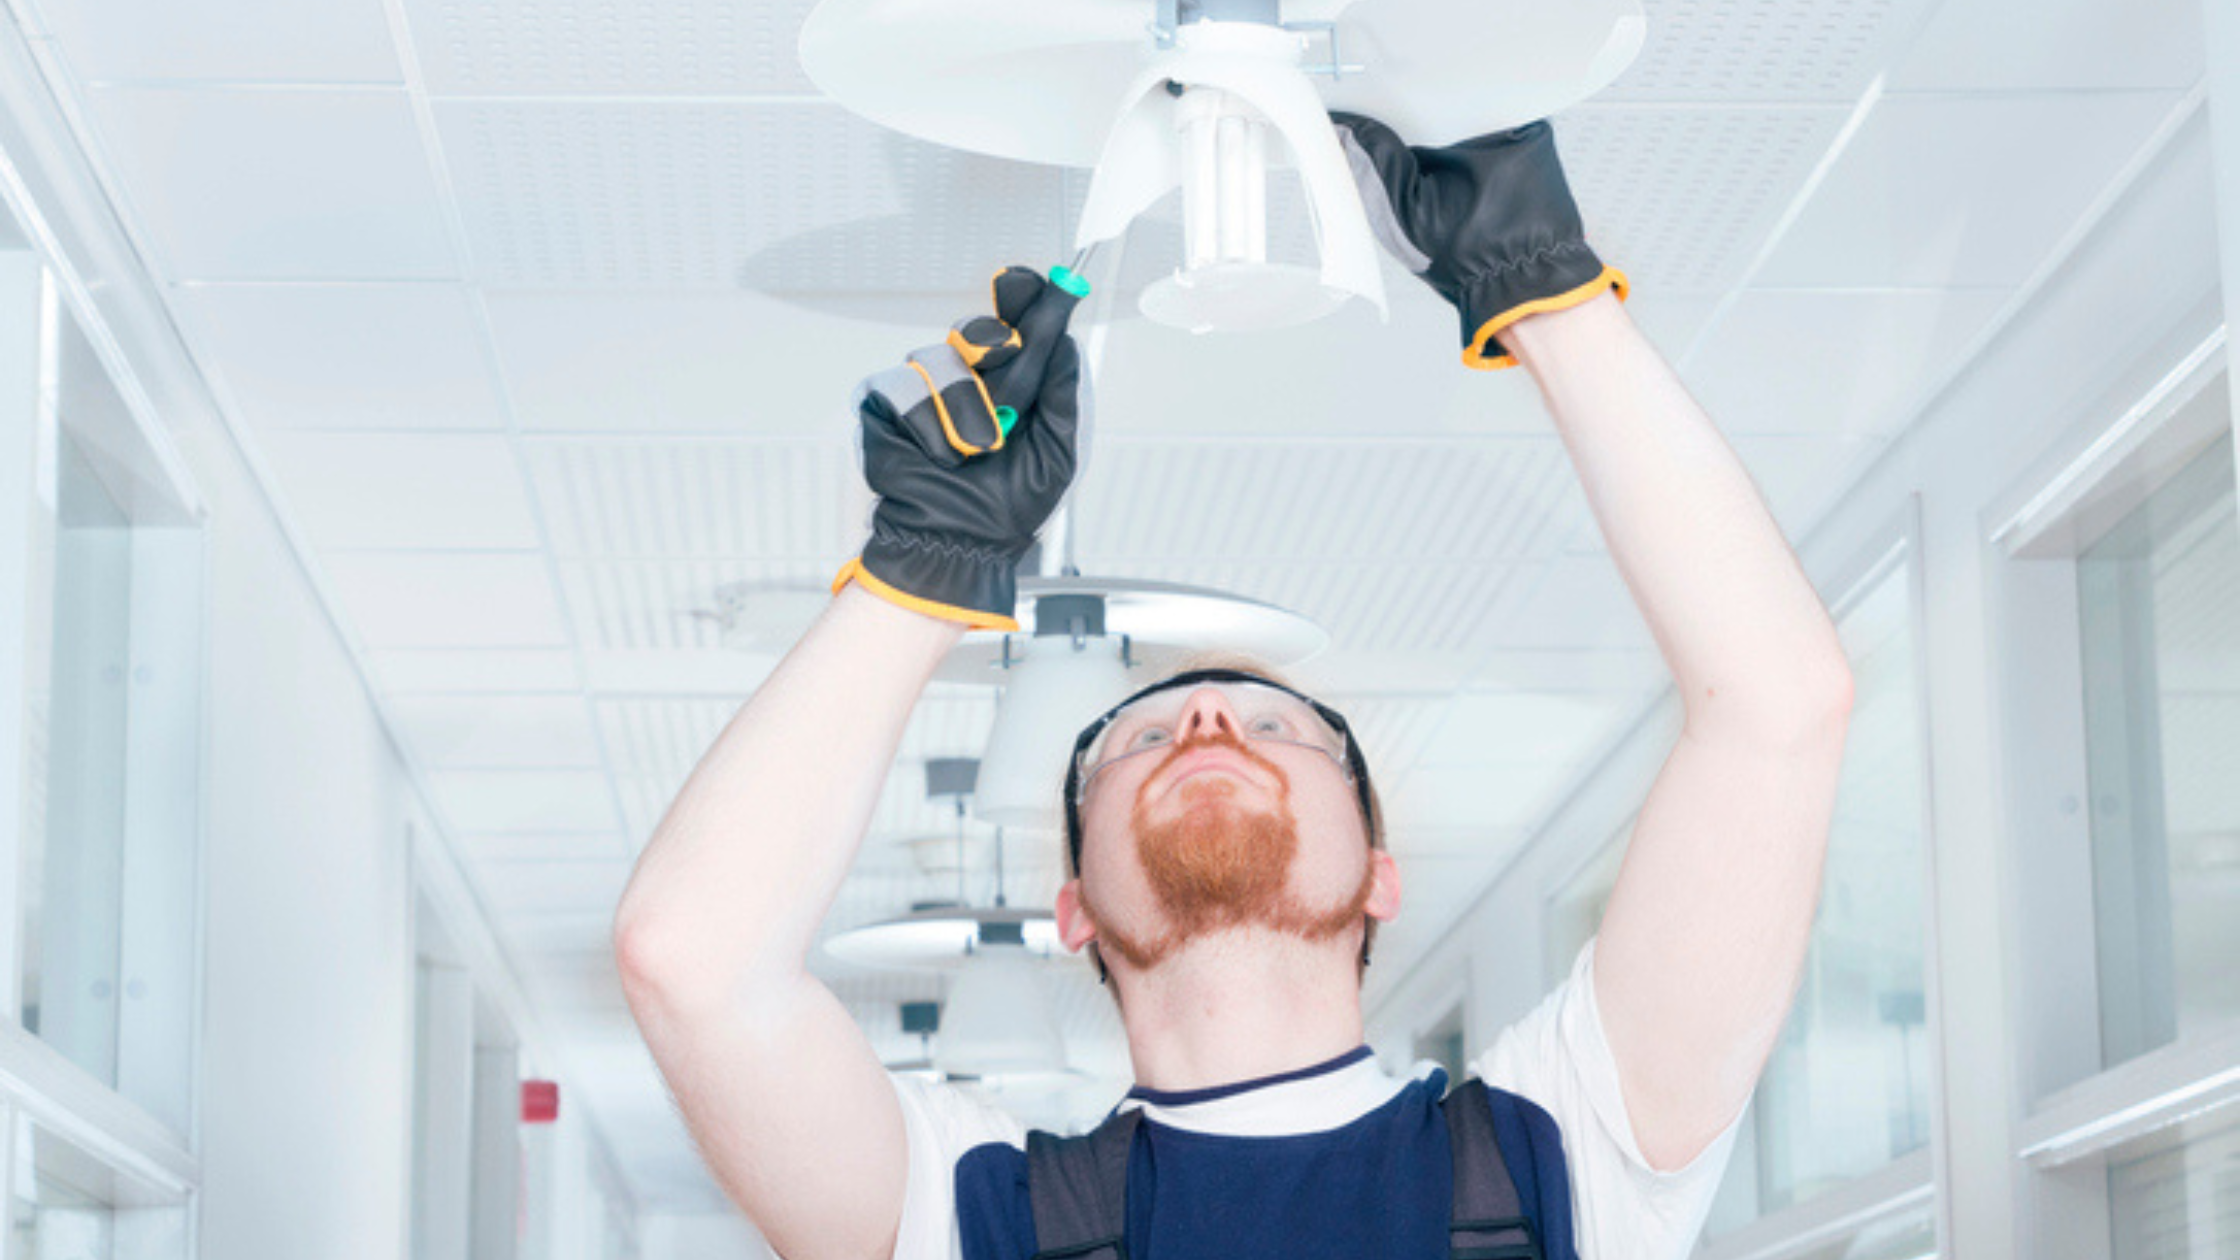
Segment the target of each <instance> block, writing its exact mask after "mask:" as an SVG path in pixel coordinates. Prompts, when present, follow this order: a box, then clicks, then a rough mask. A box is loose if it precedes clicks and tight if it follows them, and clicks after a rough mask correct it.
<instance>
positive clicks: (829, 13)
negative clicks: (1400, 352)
mask: <svg viewBox="0 0 2240 1260" xmlns="http://www.w3.org/2000/svg"><path fill="white" fill-rule="evenodd" d="M1646 33H1647V22H1646V20H1645V19H1644V17H1643V15H1642V10H1641V3H1640V0H1471V2H1470V3H1468V4H1461V3H1456V2H1454V0H1353V2H1351V3H1348V2H1347V0H822V2H821V3H820V4H818V6H817V7H816V9H815V10H814V11H813V12H811V13H810V15H809V18H808V20H807V21H806V22H805V23H804V24H803V26H802V28H801V43H800V56H801V65H802V69H803V70H804V71H806V72H807V74H808V76H809V78H810V80H811V81H813V82H814V83H815V84H816V85H817V87H818V88H819V89H821V90H822V91H824V92H825V93H826V94H827V95H829V96H831V97H832V98H833V99H834V100H836V101H838V102H839V103H840V104H841V105H843V106H845V107H846V108H848V109H850V110H852V111H854V112H855V113H857V114H860V115H862V116H863V117H865V118H867V119H870V120H871V121H873V122H876V123H880V124H882V125H884V126H887V127H891V128H893V129H895V130H897V131H901V132H904V133H906V134H909V135H912V136H916V137H918V138H920V139H923V140H928V141H931V142H933V143H936V144H941V145H947V146H950V147H952V148H958V149H965V150H969V151H971V152H975V153H985V154H989V155H991V156H995V157H1004V158H1013V159H1017V160H1023V161H1031V162H1047V163H1056V164H1061V165H1067V166H1077V167H1091V168H1093V169H1094V173H1093V174H1092V175H1091V176H1090V181H1089V192H1088V197H1087V199H1086V201H1085V202H1084V204H1083V207H1082V212H1081V221H1080V224H1079V227H1078V229H1077V231H1076V234H1075V240H1074V245H1075V248H1076V249H1084V250H1085V249H1087V248H1089V247H1091V246H1093V245H1096V244H1099V243H1101V242H1104V241H1107V240H1110V239H1112V238H1113V237H1116V236H1118V235H1120V234H1121V233H1122V232H1124V231H1125V230H1126V229H1127V227H1128V224H1129V223H1130V222H1132V221H1133V220H1134V219H1135V218H1136V216H1138V215H1140V214H1142V213H1143V212H1144V211H1145V210H1146V209H1148V208H1149V207H1151V206H1152V205H1153V204H1154V203H1156V202H1158V201H1159V200H1160V199H1161V198H1163V197H1164V196H1166V194H1168V193H1169V192H1171V191H1173V190H1174V189H1176V188H1180V189H1181V190H1182V222H1183V257H1182V258H1181V259H1179V260H1177V266H1176V267H1175V269H1174V271H1173V273H1172V274H1170V275H1168V276H1166V277H1164V278H1163V279H1161V280H1159V281H1157V282H1156V283H1154V284H1152V285H1151V286H1150V287H1149V288H1147V289H1146V290H1145V291H1144V293H1143V296H1142V299H1141V307H1142V310H1143V313H1144V314H1145V315H1146V316H1148V317H1150V318H1152V319H1154V320H1157V321H1159V322H1161V323H1164V324H1169V325H1172V326H1175V327H1179V328H1186V329H1189V330H1191V331H1194V332H1209V331H1221V330H1243V329H1256V328H1278V327H1283V326H1286V325H1291V324H1298V323H1303V322H1305V321H1307V320H1310V319H1315V318H1319V317H1321V316H1323V315H1326V314H1328V313H1330V312H1332V311H1334V310H1336V309H1338V308H1339V307H1340V306H1343V305H1345V304H1346V303H1347V302H1348V301H1349V300H1351V299H1353V298H1360V299H1362V300H1364V301H1367V302H1369V303H1370V304H1371V305H1373V306H1375V307H1376V308H1377V310H1378V312H1379V313H1380V314H1384V313H1385V295H1384V282H1383V277H1382V273H1381V271H1380V269H1379V261H1378V256H1377V245H1376V242H1375V238H1374V236H1373V235H1372V233H1371V231H1370V227H1369V221H1368V213H1367V211H1365V210H1364V208H1363V206H1362V203H1361V198H1360V195H1359V193H1358V192H1356V190H1355V184H1354V180H1353V175H1352V172H1351V170H1350V168H1349V167H1348V165H1347V161H1346V156H1345V154H1344V152H1343V151H1342V150H1341V148H1340V147H1339V144H1338V140H1337V135H1336V132H1335V130H1334V129H1333V128H1332V126H1331V125H1330V121H1329V117H1328V111H1331V110H1342V111H1348V112H1352V113H1360V114H1367V115H1370V116H1371V117H1374V118H1377V119H1379V120H1381V121H1383V122H1385V123H1387V124H1389V125H1390V126H1391V127H1392V128H1393V129H1394V130H1395V131H1397V132H1399V134H1400V135H1401V136H1403V137H1405V138H1406V139H1407V140H1408V141H1409V143H1411V144H1418V145H1445V144H1451V143H1453V142H1455V141H1458V140H1464V139H1468V138H1470V137H1471V136H1476V135H1482V134H1484V133H1486V132H1490V131H1498V130H1501V129H1503V128H1507V127H1514V126H1517V125H1520V124H1522V123H1527V122H1531V121H1532V120H1534V119H1537V118H1544V117H1547V116H1548V115H1550V114H1553V113H1555V112H1557V111H1558V110H1561V109H1564V108H1565V107H1567V106H1570V105H1573V104H1576V103H1577V102H1579V101H1581V100H1584V99H1586V98H1587V97H1589V96H1592V95H1593V94H1594V93H1596V92H1598V91H1600V90H1601V89H1603V88H1604V87H1607V86H1608V85H1609V84H1610V83H1611V82H1612V81H1614V80H1615V79H1616V78H1617V77H1618V75H1619V74H1620V73H1622V72H1623V71H1624V70H1625V68H1626V67H1627V66H1629V65H1631V64H1632V63H1633V60H1634V58H1635V57H1636V56H1638V55H1639V54H1640V51H1641V47H1642V43H1643V41H1644V39H1645V37H1646ZM1281 168H1292V169H1295V170H1296V171H1297V172H1298V175H1299V179H1300V182H1301V184H1302V186H1303V187H1304V189H1305V191H1306V204H1307V212H1308V215H1309V217H1310V219H1311V220H1312V227H1313V230H1314V238H1315V242H1316V247H1317V250H1318V252H1319V255H1320V259H1319V263H1320V265H1319V266H1318V267H1313V268H1308V267H1302V266H1297V265H1294V264H1288V263H1278V262H1270V261H1269V260H1268V257H1267V241H1268V225H1267V214H1268V211H1267V181H1268V173H1269V171H1270V170H1272V169H1281Z"/></svg>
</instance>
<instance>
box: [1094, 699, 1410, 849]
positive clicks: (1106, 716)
mask: <svg viewBox="0 0 2240 1260" xmlns="http://www.w3.org/2000/svg"><path fill="white" fill-rule="evenodd" d="M1220 682H1241V683H1255V684H1257V685H1259V686H1262V687H1267V688H1270V689H1272V690H1275V691H1280V692H1282V693H1283V694H1285V695H1287V696H1291V697H1293V698H1294V699H1297V700H1299V701H1300V702H1302V703H1304V704H1305V705H1306V706H1307V707H1308V708H1310V709H1312V710H1314V715H1315V716H1316V717H1318V718H1321V719H1322V720H1323V721H1324V722H1327V723H1329V725H1330V729H1332V730H1334V731H1336V732H1337V733H1338V736H1339V738H1341V739H1343V740H1344V741H1345V746H1346V756H1345V766H1346V772H1347V773H1348V774H1350V775H1351V776H1352V777H1353V790H1354V796H1355V798H1356V799H1357V800H1358V801H1359V803H1360V805H1361V825H1362V826H1363V827H1365V828H1370V829H1374V828H1375V826H1376V810H1375V807H1374V805H1373V804H1372V801H1373V797H1372V796H1371V795H1370V791H1369V763H1368V761H1367V760H1366V759H1365V758H1363V757H1362V755H1361V741H1360V740H1357V739H1355V738H1354V737H1353V728H1352V727H1351V726H1349V725H1347V724H1346V719H1345V715H1344V714H1342V713H1339V712H1338V711H1337V710H1336V709H1333V708H1331V707H1330V706H1329V705H1327V704H1324V703H1323V702H1321V701H1320V700H1317V699H1315V698H1314V697H1313V696H1310V695H1307V694H1305V693H1304V692H1300V691H1295V690H1293V689H1292V688H1290V687H1286V686H1284V685H1283V684H1282V683H1279V682H1275V681H1273V680H1271V679H1268V678H1265V677H1262V676H1261V675H1259V674H1254V673H1250V672H1248V671H1245V670H1241V669H1193V670H1187V671H1185V672H1183V673H1180V674H1176V675H1175V676H1174V677H1172V678H1164V679H1161V680H1160V681H1158V682H1155V683H1152V684H1151V685H1150V686H1148V687H1145V688H1144V689H1142V690H1141V691H1138V692H1136V693H1135V694H1134V695H1132V696H1129V697H1128V698H1127V699H1125V700H1122V701H1121V702H1120V703H1118V704H1116V705H1113V706H1112V707H1111V708H1109V709H1106V710H1105V711H1104V713H1103V714H1102V715H1101V716H1099V717H1098V718H1097V719H1096V720H1095V721H1093V722H1091V723H1089V725H1087V726H1085V727H1083V728H1082V730H1081V734H1080V735H1079V736H1078V737H1076V738H1075V739H1074V741H1073V756H1072V758H1071V759H1070V760H1069V761H1068V762H1067V764H1066V784H1065V797H1066V848H1067V849H1068V850H1069V851H1070V852H1071V854H1072V856H1073V869H1074V870H1075V871H1076V872H1078V871H1080V869H1081V806H1080V804H1079V801H1078V798H1079V797H1080V795H1081V759H1082V758H1083V757H1084V756H1086V755H1087V754H1088V752H1089V745H1091V744H1093V743H1095V742H1096V739H1097V736H1099V735H1102V734H1103V733H1104V728H1106V727H1107V726H1110V725H1112V721H1113V719H1114V718H1116V717H1118V716H1120V713H1121V711H1122V710H1124V709H1126V708H1127V707H1128V706H1129V705H1131V704H1134V703H1135V702H1136V701H1138V700H1141V699H1143V698H1144V697H1146V696H1155V695H1157V694H1159V693H1160V692H1162V691H1172V690H1174V689H1175V688H1177V687H1191V686H1196V685H1198V684H1199V683H1220ZM1372 838H1373V837H1372Z"/></svg>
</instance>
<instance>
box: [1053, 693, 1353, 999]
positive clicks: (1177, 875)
mask: <svg viewBox="0 0 2240 1260" xmlns="http://www.w3.org/2000/svg"><path fill="white" fill-rule="evenodd" d="M1208 746H1218V747H1223V748H1227V749H1230V750H1231V751H1233V752H1235V753H1237V754H1238V755H1240V756H1242V757H1243V758H1244V759H1245V760H1246V761H1248V762H1250V763H1251V764H1252V766H1253V767H1254V768H1255V769H1257V770H1258V771H1259V772H1260V773H1261V774H1263V775H1265V776H1267V777H1268V778H1269V779H1271V780H1273V781H1274V783H1275V785H1276V802H1275V806H1274V808H1272V809H1265V810H1252V809H1247V808H1245V807H1243V806H1242V805H1240V803H1239V802H1238V800H1237V796H1238V792H1239V788H1240V785H1239V784H1238V783H1236V782H1235V781H1234V780H1229V779H1220V778H1205V779H1199V780H1196V781H1194V782H1190V783H1186V784H1184V785H1183V786H1181V787H1179V788H1177V789H1176V790H1175V795H1176V796H1177V797H1179V798H1180V802H1179V804H1178V805H1173V806H1169V807H1168V811H1169V812H1168V813H1167V814H1166V816H1164V817H1160V818H1157V819H1154V818H1153V817H1152V816H1151V813H1152V811H1151V808H1150V805H1149V802H1147V801H1146V799H1145V793H1146V791H1147V790H1148V789H1149V788H1150V786H1151V785H1152V784H1153V783H1155V782H1157V781H1158V779H1159V776H1160V775H1161V773H1163V772H1164V771H1165V770H1166V769H1167V768H1168V767H1169V766H1171V765H1172V764H1173V763H1174V761H1175V759H1176V758H1178V757H1181V756H1183V755H1185V754H1187V753H1190V752H1193V751H1195V750H1197V749H1200V748H1204V747H1208ZM1129 823H1130V829H1131V830H1132V831H1133V832H1134V833H1135V835H1136V844H1137V849H1138V851H1139V852H1140V853H1141V855H1142V858H1143V870H1144V875H1145V877H1146V878H1147V879H1148V881H1149V882H1150V885H1151V892H1152V895H1153V896H1155V897H1156V898H1157V899H1158V901H1159V904H1160V906H1161V908H1163V909H1164V910H1165V911H1166V917H1167V919H1168V925H1167V928H1166V930H1165V931H1163V932H1162V933H1160V935H1159V937H1158V939H1157V940H1154V941H1148V942H1147V941H1144V940H1141V939H1139V938H1136V937H1131V936H1129V935H1127V934H1125V933H1122V932H1120V931H1117V930H1115V929H1114V928H1113V927H1112V926H1111V925H1110V924H1106V923H1101V922H1100V924H1099V926H1098V929H1097V938H1098V940H1100V941H1102V942H1103V943H1104V945H1105V946H1106V947H1107V948H1110V949H1112V950H1113V951H1115V952H1116V953H1118V954H1119V955H1120V956H1121V957H1123V958H1125V959H1127V960H1128V962H1129V963H1130V964H1131V965H1133V966H1134V967H1135V968H1136V969H1137V970H1139V971H1148V970H1150V969H1151V968H1152V967H1155V966H1157V965H1158V964H1159V963H1161V962H1163V961H1165V960H1166V958H1167V957H1168V956H1169V955H1171V954H1173V953H1174V951H1175V950H1177V949H1179V948H1181V947H1182V946H1183V945H1184V944H1186V943H1188V942H1190V941H1192V940H1195V939H1196V938H1198V937H1200V936H1203V935H1205V934H1207V933H1210V932H1216V931H1219V930H1221V929H1223V928H1230V927H1242V926H1246V925H1254V926H1259V927H1265V928H1269V929H1272V930H1274V931H1278V932H1286V933H1289V934H1291V935H1293V936H1297V937H1300V938H1302V939H1304V940H1308V941H1324V940H1328V939H1330V938H1331V937H1334V936H1336V935H1338V934H1339V933H1340V932H1343V931H1345V930H1346V928H1348V927H1350V926H1352V925H1353V924H1354V923H1355V922H1356V921H1358V920H1359V919H1360V918H1361V917H1362V915H1363V913H1364V912H1365V911H1366V909H1367V907H1368V904H1369V894H1370V892H1371V890H1372V888H1373V887H1374V880H1375V876H1376V868H1375V867H1374V866H1373V865H1372V866H1371V867H1370V868H1369V869H1368V870H1366V871H1364V872H1362V880H1361V886H1360V887H1359V888H1358V889H1356V890H1355V891H1354V894H1353V896H1352V897H1350V898H1349V899H1347V901H1346V902H1345V903H1344V904H1342V905H1338V906H1333V907H1328V908H1325V909H1321V910H1317V909H1314V908H1312V907H1309V906H1306V905H1303V904H1301V903H1300V901H1299V899H1298V898H1297V897H1295V896H1294V895H1292V893H1291V892H1290V890H1289V885H1290V879H1291V866H1292V863H1293V861H1294V859H1296V858H1297V857H1298V853H1299V824H1298V821H1297V820H1296V819H1295V818H1293V817H1292V813H1291V780H1290V777H1289V776H1287V775H1286V774H1284V772H1283V770H1282V768H1281V767H1279V766H1277V765H1276V764H1275V763H1274V762H1272V761H1270V760H1268V759H1267V758H1266V757H1263V756H1261V755H1260V754H1259V753H1258V752H1256V751H1254V750H1253V749H1252V748H1251V747H1250V746H1248V745H1247V744H1246V743H1245V742H1244V741H1242V740H1240V739H1238V738H1237V737H1236V736H1234V735H1231V734H1228V733H1226V732H1223V733H1220V734H1217V735H1212V736H1208V737H1205V738H1202V739H1195V740H1191V741H1189V742H1188V743H1183V744H1177V745H1175V746H1174V748H1173V749H1172V750H1171V751H1170V752H1168V753H1167V755H1166V757H1165V758H1164V759H1163V760H1161V761H1160V763H1159V765H1158V767H1157V768H1156V769H1154V770H1152V771H1151V773H1150V774H1148V775H1146V776H1145V777H1144V781H1143V784H1142V786H1140V787H1138V788H1137V789H1136V799H1135V805H1134V808H1133V809H1132V810H1131V812H1130V814H1129ZM1088 899H1089V898H1088V889H1087V887H1086V886H1084V887H1083V889H1082V902H1083V904H1084V905H1085V906H1086V905H1087V904H1088ZM1090 913H1091V914H1092V915H1095V913H1096V912H1095V910H1094V908H1091V910H1090ZM1098 917H1099V918H1101V916H1098Z"/></svg>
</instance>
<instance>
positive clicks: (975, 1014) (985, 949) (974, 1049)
mask: <svg viewBox="0 0 2240 1260" xmlns="http://www.w3.org/2000/svg"><path fill="white" fill-rule="evenodd" d="M1039 969H1040V964H1039V963H1037V962H1036V961H1035V959H1034V957H1033V955H1031V954H1029V953H1028V952H1027V951H1026V950H1025V949H1023V948H1021V947H1019V946H1016V945H985V946H982V947H981V949H980V951H979V953H977V954H976V955H974V956H973V958H972V961H970V962H968V963H966V964H965V967H964V970H962V971H960V972H958V973H957V978H956V980H955V981H953V982H952V983H951V984H950V986H949V1001H948V1003H947V1004H946V1005H945V1006H944V1007H943V1008H942V1012H941V1032H940V1035H939V1036H937V1037H936V1038H935V1041H934V1051H933V1065H934V1067H935V1068H937V1069H939V1070H940V1071H942V1072H944V1073H946V1074H948V1075H951V1076H991V1075H996V1074H1004V1073H1022V1072H1037V1073H1040V1072H1063V1071H1064V1070H1065V1066H1066V1044H1065V1036H1064V1034H1063V1033H1061V1032H1060V1031H1059V1029H1058V1017H1057V1013H1056V1012H1055V1011H1054V1010H1052V1009H1051V1006H1050V998H1049V994H1047V993H1046V992H1044V990H1043V987H1042V977H1041V975H1040V974H1038V972H1039Z"/></svg>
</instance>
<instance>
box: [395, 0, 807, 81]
mask: <svg viewBox="0 0 2240 1260" xmlns="http://www.w3.org/2000/svg"><path fill="white" fill-rule="evenodd" d="M815 7H816V6H815V4H814V3H813V0H770V2H764V3H756V4H737V3H730V2H727V0H682V2H678V0H404V10H405V15H406V17H407V18H408V19H409V21H410V23H411V26H412V41H413V44H414V46H415V48H417V49H418V51H419V55H420V67H421V73H422V74H423V76H424V77H425V78H426V81H427V84H428V90H429V91H430V92H432V93H435V94H437V95H448V94H458V93H468V94H475V95H495V94H503V93H511V92H534V93H543V94H555V95H558V94H568V95H633V96H635V95H658V94H666V93H695V94H713V93H724V92H814V91H816V86H815V85H814V84H812V83H810V82H809V78H808V76H807V75H805V74H803V73H802V72H801V68H800V64H799V62H798V60H797V58H796V57H795V54H794V46H795V44H796V43H797V42H798V40H799V38H800V32H801V22H802V19H803V18H805V17H807V16H808V13H809V10H810V9H812V8H815Z"/></svg>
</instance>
